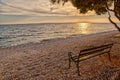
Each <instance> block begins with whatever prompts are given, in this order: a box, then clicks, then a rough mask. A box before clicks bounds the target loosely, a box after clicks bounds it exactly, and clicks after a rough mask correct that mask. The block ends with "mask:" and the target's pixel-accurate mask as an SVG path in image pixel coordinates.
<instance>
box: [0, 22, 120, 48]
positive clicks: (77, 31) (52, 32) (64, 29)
mask: <svg viewBox="0 0 120 80" xmlns="http://www.w3.org/2000/svg"><path fill="white" fill-rule="evenodd" d="M118 25H120V24H118ZM113 30H117V29H116V28H115V27H114V25H112V24H111V23H40V24H7V25H0V47H5V48H6V47H12V46H17V45H21V44H27V43H40V42H41V41H43V40H50V39H56V38H67V37H71V36H76V35H77V36H78V35H79V36H81V35H88V34H96V33H101V32H107V31H113Z"/></svg>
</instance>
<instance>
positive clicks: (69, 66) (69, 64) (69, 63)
mask: <svg viewBox="0 0 120 80" xmlns="http://www.w3.org/2000/svg"><path fill="white" fill-rule="evenodd" d="M70 67H71V59H70V58H69V69H70Z"/></svg>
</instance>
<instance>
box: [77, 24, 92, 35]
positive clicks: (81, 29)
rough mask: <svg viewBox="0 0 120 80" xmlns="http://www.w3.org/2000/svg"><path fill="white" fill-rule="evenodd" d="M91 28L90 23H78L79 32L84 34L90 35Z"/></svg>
mask: <svg viewBox="0 0 120 80" xmlns="http://www.w3.org/2000/svg"><path fill="white" fill-rule="evenodd" d="M89 26H90V23H78V30H79V32H80V33H82V34H88V33H89Z"/></svg>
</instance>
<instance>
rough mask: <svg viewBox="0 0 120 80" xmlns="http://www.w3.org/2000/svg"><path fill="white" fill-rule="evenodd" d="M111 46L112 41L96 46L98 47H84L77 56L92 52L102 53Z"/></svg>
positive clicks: (108, 50)
mask: <svg viewBox="0 0 120 80" xmlns="http://www.w3.org/2000/svg"><path fill="white" fill-rule="evenodd" d="M112 46H113V43H111V44H107V45H102V46H98V47H93V48H89V49H84V50H81V51H80V53H79V57H80V56H86V55H90V54H94V53H96V54H97V52H103V53H105V52H110V50H111V48H112Z"/></svg>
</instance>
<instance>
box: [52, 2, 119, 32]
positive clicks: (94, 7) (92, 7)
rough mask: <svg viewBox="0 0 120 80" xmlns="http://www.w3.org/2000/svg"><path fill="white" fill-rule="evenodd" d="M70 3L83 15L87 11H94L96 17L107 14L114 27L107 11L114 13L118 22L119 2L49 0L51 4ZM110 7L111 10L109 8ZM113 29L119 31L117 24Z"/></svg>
mask: <svg viewBox="0 0 120 80" xmlns="http://www.w3.org/2000/svg"><path fill="white" fill-rule="evenodd" d="M68 1H70V2H71V3H72V5H73V6H74V7H76V8H77V9H78V10H79V12H80V13H82V14H85V13H87V12H88V11H95V13H96V14H97V15H101V14H105V13H107V12H108V15H109V17H108V19H109V21H110V22H111V23H113V24H114V25H115V24H116V23H115V22H114V21H112V19H111V14H110V13H109V11H112V12H114V15H115V16H116V18H117V19H118V20H119V21H120V0H51V2H52V3H53V4H55V3H58V4H59V3H63V5H64V4H65V3H66V2H68ZM111 7H112V8H111ZM115 27H116V28H117V29H118V30H119V31H120V28H119V26H117V24H116V25H115Z"/></svg>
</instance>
